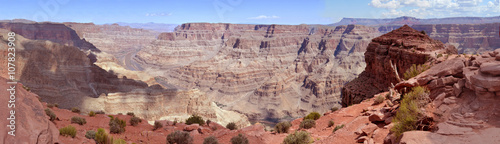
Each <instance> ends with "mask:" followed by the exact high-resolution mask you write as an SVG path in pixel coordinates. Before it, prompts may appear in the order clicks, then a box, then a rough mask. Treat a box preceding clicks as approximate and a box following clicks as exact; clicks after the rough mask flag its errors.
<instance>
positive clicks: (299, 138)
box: [283, 131, 313, 144]
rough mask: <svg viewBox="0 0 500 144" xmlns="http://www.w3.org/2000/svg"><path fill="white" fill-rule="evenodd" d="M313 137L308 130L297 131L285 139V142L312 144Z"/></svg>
mask: <svg viewBox="0 0 500 144" xmlns="http://www.w3.org/2000/svg"><path fill="white" fill-rule="evenodd" d="M312 141H313V139H312V138H311V136H310V135H309V133H308V132H306V131H295V132H294V133H292V134H289V135H288V136H286V137H285V139H284V140H283V144H310V143H312Z"/></svg>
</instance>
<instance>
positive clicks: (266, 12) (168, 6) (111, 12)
mask: <svg viewBox="0 0 500 144" xmlns="http://www.w3.org/2000/svg"><path fill="white" fill-rule="evenodd" d="M0 2H1V5H0V19H16V18H22V19H29V20H36V21H55V22H68V21H73V22H94V23H97V24H103V23H114V22H130V23H146V22H156V23H173V24H181V23H186V22H212V23H215V22H227V23H263V24H270V23H275V24H303V23H305V24H330V23H335V22H338V21H339V20H340V19H342V18H343V17H350V18H394V17H399V16H414V17H417V18H441V17H457V16H483V17H484V16H499V15H500V5H499V2H500V0H0Z"/></svg>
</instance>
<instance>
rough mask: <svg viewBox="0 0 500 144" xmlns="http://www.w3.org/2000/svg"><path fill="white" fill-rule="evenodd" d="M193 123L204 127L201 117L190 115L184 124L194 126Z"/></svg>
mask: <svg viewBox="0 0 500 144" xmlns="http://www.w3.org/2000/svg"><path fill="white" fill-rule="evenodd" d="M194 123H197V124H199V125H200V126H201V125H204V124H205V120H203V118H202V117H201V116H198V115H195V114H193V115H191V116H190V117H189V118H188V119H187V120H186V124H187V125H191V124H194Z"/></svg>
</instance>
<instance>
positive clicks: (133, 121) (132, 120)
mask: <svg viewBox="0 0 500 144" xmlns="http://www.w3.org/2000/svg"><path fill="white" fill-rule="evenodd" d="M141 122H142V120H141V119H140V118H138V117H135V116H134V117H132V118H130V120H129V123H130V125H131V126H137V124H139V123H141Z"/></svg>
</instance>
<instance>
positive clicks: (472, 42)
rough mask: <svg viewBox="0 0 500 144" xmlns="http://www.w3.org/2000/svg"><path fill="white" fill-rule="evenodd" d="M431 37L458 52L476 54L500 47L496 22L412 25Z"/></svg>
mask: <svg viewBox="0 0 500 144" xmlns="http://www.w3.org/2000/svg"><path fill="white" fill-rule="evenodd" d="M412 28H414V29H416V30H418V31H422V30H423V31H425V32H426V33H427V34H428V35H429V36H430V37H431V38H433V39H436V40H439V41H441V42H443V43H446V44H451V45H453V46H455V47H456V48H457V49H458V53H468V54H476V53H482V52H486V51H493V50H495V49H497V48H500V37H498V34H499V27H498V23H488V24H435V25H413V26H412Z"/></svg>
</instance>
